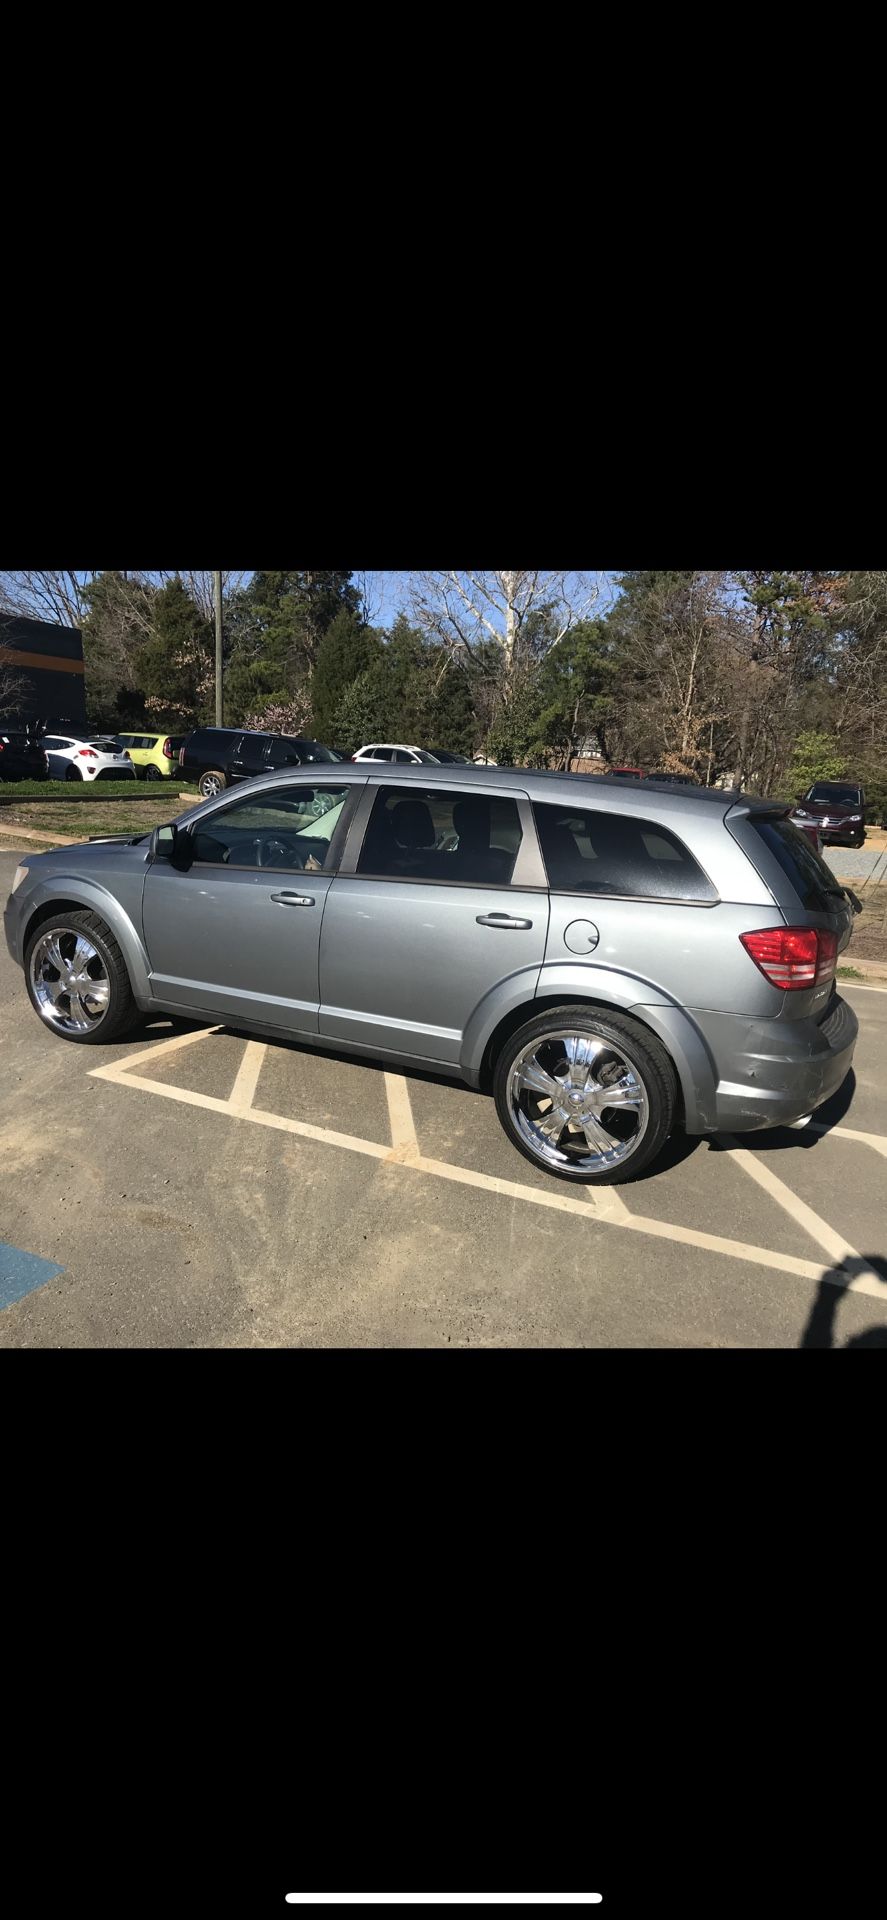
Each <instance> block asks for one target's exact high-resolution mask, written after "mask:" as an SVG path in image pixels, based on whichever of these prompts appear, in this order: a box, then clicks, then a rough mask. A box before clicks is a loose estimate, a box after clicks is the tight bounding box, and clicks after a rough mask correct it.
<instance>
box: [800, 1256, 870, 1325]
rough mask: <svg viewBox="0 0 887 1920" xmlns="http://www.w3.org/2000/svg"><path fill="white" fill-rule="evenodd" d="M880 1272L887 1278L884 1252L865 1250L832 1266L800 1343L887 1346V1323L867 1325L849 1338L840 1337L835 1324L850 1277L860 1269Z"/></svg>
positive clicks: (823, 1279)
mask: <svg viewBox="0 0 887 1920" xmlns="http://www.w3.org/2000/svg"><path fill="white" fill-rule="evenodd" d="M872 1272H874V1273H877V1274H880V1276H881V1278H882V1279H883V1280H884V1281H885V1282H887V1258H885V1256H884V1254H881V1253H867V1254H861V1255H860V1257H859V1258H858V1259H856V1258H854V1259H852V1260H845V1261H844V1263H843V1265H842V1266H840V1267H829V1268H828V1269H827V1271H826V1272H825V1273H824V1274H823V1275H822V1278H821V1280H820V1281H819V1284H818V1286H817V1288H816V1293H815V1295H814V1297H813V1304H812V1306H811V1308H810V1312H809V1315H808V1317H807V1324H806V1326H805V1328H804V1331H803V1333H802V1335H801V1338H800V1340H799V1341H798V1347H799V1349H800V1348H804V1347H835V1346H840V1347H845V1348H847V1347H887V1326H884V1327H867V1328H866V1331H865V1333H854V1334H853V1335H852V1337H851V1338H850V1339H849V1340H840V1341H836V1339H835V1327H836V1321H837V1315H838V1307H839V1306H840V1304H841V1300H842V1297H843V1295H844V1294H845V1293H846V1291H847V1282H848V1280H851V1279H853V1277H854V1275H855V1274H859V1273H872Z"/></svg>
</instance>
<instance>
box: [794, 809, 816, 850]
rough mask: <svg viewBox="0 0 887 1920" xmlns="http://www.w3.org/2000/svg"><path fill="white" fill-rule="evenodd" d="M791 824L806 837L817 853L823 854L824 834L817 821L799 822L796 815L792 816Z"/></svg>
mask: <svg viewBox="0 0 887 1920" xmlns="http://www.w3.org/2000/svg"><path fill="white" fill-rule="evenodd" d="M791 824H792V826H793V827H796V828H797V830H798V832H799V833H802V834H803V835H804V839H805V840H808V841H809V843H810V845H811V847H815V849H816V852H817V853H821V852H822V834H821V833H820V831H819V828H818V826H817V825H816V821H815V820H799V819H798V818H797V815H796V814H792V815H791Z"/></svg>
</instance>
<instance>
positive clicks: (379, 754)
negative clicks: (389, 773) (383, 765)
mask: <svg viewBox="0 0 887 1920" xmlns="http://www.w3.org/2000/svg"><path fill="white" fill-rule="evenodd" d="M370 752H371V754H372V755H373V758H374V759H375V760H393V759H394V753H393V751H392V749H391V747H371V748H370Z"/></svg>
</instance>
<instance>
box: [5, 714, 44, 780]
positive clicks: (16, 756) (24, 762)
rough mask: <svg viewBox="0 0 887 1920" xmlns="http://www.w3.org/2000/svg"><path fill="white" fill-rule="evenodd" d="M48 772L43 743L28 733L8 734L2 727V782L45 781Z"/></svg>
mask: <svg viewBox="0 0 887 1920" xmlns="http://www.w3.org/2000/svg"><path fill="white" fill-rule="evenodd" d="M48 772H49V761H48V760H47V758H46V749H45V747H44V746H43V743H42V741H40V740H35V739H33V737H32V736H31V735H30V734H27V733H20V732H15V733H7V732H6V731H5V730H4V728H3V726H2V725H0V780H45V779H47V777H48Z"/></svg>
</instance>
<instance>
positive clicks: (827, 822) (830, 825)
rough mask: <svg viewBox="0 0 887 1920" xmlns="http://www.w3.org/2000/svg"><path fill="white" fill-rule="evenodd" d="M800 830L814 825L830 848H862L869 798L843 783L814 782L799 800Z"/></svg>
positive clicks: (797, 819) (795, 814)
mask: <svg viewBox="0 0 887 1920" xmlns="http://www.w3.org/2000/svg"><path fill="white" fill-rule="evenodd" d="M792 819H793V820H794V822H795V824H796V825H797V826H804V825H805V823H806V822H808V821H811V820H812V821H813V822H814V823H815V825H816V826H817V827H818V828H819V831H820V833H821V834H822V838H823V840H824V842H825V844H826V846H834V847H861V846H862V844H863V841H864V840H865V794H864V792H863V789H862V787H857V786H853V785H851V784H849V783H847V782H846V781H843V780H814V782H813V785H812V787H808V788H807V792H806V793H805V794H801V795H799V797H798V804H797V806H796V807H795V810H794V812H793V814H792Z"/></svg>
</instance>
